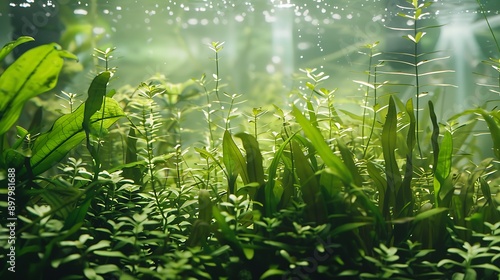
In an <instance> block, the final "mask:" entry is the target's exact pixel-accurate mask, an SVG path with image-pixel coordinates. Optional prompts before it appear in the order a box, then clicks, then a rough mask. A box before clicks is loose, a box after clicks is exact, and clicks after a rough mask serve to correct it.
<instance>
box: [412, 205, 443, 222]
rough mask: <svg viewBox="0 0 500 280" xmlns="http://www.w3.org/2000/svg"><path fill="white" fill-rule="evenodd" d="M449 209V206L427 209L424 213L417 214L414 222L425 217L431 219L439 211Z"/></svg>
mask: <svg viewBox="0 0 500 280" xmlns="http://www.w3.org/2000/svg"><path fill="white" fill-rule="evenodd" d="M445 211H448V208H433V209H430V210H427V211H424V212H422V213H419V214H418V215H417V216H415V219H414V220H413V221H414V222H420V221H423V220H425V219H429V218H430V217H432V216H434V215H437V214H439V213H442V212H445Z"/></svg>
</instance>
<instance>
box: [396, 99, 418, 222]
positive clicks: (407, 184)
mask: <svg viewBox="0 0 500 280" xmlns="http://www.w3.org/2000/svg"><path fill="white" fill-rule="evenodd" d="M406 113H407V114H408V116H409V118H410V127H409V128H408V136H407V137H406V146H407V153H406V167H405V174H404V177H403V182H401V188H400V190H399V192H398V193H397V194H396V213H397V214H398V215H400V216H407V215H408V214H409V213H411V212H412V210H413V209H412V208H413V202H412V200H413V192H412V189H411V181H412V178H413V149H414V148H415V144H416V140H415V139H416V137H415V133H416V129H415V126H416V119H415V113H414V109H413V99H411V98H410V99H409V100H408V101H407V102H406ZM408 203H409V204H408ZM407 204H408V205H409V207H406V208H405V206H406V205H407ZM403 209H405V210H404V211H403ZM400 211H403V213H400Z"/></svg>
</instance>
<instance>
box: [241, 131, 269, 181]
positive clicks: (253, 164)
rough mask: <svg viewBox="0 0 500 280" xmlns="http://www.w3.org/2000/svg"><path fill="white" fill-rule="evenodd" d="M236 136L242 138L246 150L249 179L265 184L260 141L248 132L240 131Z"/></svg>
mask: <svg viewBox="0 0 500 280" xmlns="http://www.w3.org/2000/svg"><path fill="white" fill-rule="evenodd" d="M235 136H236V137H238V138H240V139H241V142H242V143H243V148H244V149H245V152H246V160H247V164H246V167H247V168H246V170H247V174H248V181H249V182H257V183H259V184H260V185H262V184H264V167H263V165H262V161H263V159H262V154H261V152H260V148H259V143H258V142H257V140H256V139H255V137H254V136H252V135H250V134H247V133H238V134H236V135H235Z"/></svg>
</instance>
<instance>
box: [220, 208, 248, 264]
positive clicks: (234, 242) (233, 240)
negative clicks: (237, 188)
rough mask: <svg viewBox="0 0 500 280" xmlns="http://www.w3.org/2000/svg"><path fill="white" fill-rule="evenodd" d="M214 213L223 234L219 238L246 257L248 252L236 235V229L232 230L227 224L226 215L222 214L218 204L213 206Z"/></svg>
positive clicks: (238, 253)
mask: <svg viewBox="0 0 500 280" xmlns="http://www.w3.org/2000/svg"><path fill="white" fill-rule="evenodd" d="M212 213H213V215H214V218H215V220H216V221H217V225H218V227H219V229H220V233H221V235H222V236H220V237H217V239H218V240H220V241H222V242H223V243H227V245H229V246H230V247H231V249H233V250H234V252H235V253H236V254H237V255H239V256H240V257H242V258H243V257H245V258H246V254H245V253H244V251H243V247H242V245H241V243H240V241H239V240H238V238H237V237H236V234H235V233H234V231H232V230H231V228H230V227H229V225H228V224H227V222H226V220H225V218H224V216H223V215H222V214H221V212H220V210H219V208H217V206H215V205H214V206H213V207H212Z"/></svg>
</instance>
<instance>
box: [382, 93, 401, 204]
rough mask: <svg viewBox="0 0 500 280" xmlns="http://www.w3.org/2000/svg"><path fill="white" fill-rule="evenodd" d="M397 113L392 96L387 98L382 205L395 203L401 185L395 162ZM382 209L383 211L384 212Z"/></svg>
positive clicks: (383, 143)
mask: <svg viewBox="0 0 500 280" xmlns="http://www.w3.org/2000/svg"><path fill="white" fill-rule="evenodd" d="M397 122H398V120H397V113H396V105H395V103H394V99H393V98H392V96H391V97H390V99H389V109H388V111H387V115H386V119H385V123H384V127H383V129H382V139H381V142H382V151H383V154H384V161H385V176H386V179H387V190H386V197H385V199H386V201H385V206H384V207H391V206H393V204H394V203H395V199H396V197H395V195H396V194H397V193H398V191H399V188H400V186H401V174H400V173H399V167H398V164H397V162H396V149H397V148H398V147H397V143H396V140H397ZM386 210H387V209H384V211H383V212H386Z"/></svg>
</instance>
